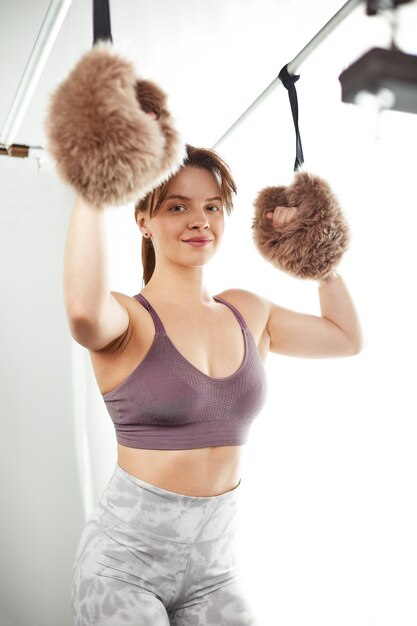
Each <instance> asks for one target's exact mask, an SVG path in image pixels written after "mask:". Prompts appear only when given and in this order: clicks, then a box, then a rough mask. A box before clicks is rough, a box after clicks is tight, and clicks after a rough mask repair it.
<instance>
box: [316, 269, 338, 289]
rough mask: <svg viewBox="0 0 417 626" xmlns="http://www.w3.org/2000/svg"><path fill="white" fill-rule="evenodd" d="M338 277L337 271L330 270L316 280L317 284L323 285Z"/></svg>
mask: <svg viewBox="0 0 417 626" xmlns="http://www.w3.org/2000/svg"><path fill="white" fill-rule="evenodd" d="M337 278H340V274H339V273H338V272H336V270H332V271H331V272H329V273H328V274H326V276H323V277H322V278H319V280H318V284H319V286H320V285H325V284H327V283H330V282H332V281H333V280H335V279H337Z"/></svg>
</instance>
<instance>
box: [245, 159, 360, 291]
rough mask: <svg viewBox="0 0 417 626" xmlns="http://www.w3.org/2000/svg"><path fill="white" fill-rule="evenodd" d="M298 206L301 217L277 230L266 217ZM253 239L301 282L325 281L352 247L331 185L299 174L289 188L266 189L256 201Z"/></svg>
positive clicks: (272, 260)
mask: <svg viewBox="0 0 417 626" xmlns="http://www.w3.org/2000/svg"><path fill="white" fill-rule="evenodd" d="M276 206H296V207H297V208H298V212H297V216H296V217H295V218H294V219H293V220H292V221H291V222H289V223H288V224H283V225H282V226H281V227H279V228H277V227H275V226H274V225H273V224H272V221H271V220H270V219H268V218H267V217H266V216H265V214H266V213H267V212H268V211H274V208H275V207H276ZM254 207H255V215H254V218H253V222H252V229H253V230H252V236H253V240H254V242H255V245H256V247H257V249H258V251H259V252H260V254H261V255H262V256H263V257H264V258H265V259H266V260H267V261H269V262H270V263H272V264H273V265H275V266H276V267H278V268H279V269H281V270H283V271H284V272H287V273H289V274H291V275H292V276H296V277H297V278H308V279H315V280H318V279H321V278H325V277H326V276H327V275H328V274H330V273H331V272H332V271H333V270H334V269H335V267H336V266H337V264H338V263H339V261H340V259H341V257H342V255H343V253H344V252H345V251H346V250H347V248H348V246H349V243H350V230H349V226H348V224H347V222H346V220H345V218H344V216H343V214H342V211H341V208H340V206H339V202H338V200H337V198H336V196H335V195H334V194H333V192H332V190H331V188H330V186H329V184H328V183H327V182H326V181H324V180H323V179H322V178H319V177H318V176H314V175H312V174H310V173H309V172H307V171H299V172H296V174H295V175H294V180H293V182H292V184H291V185H288V186H287V187H284V186H280V187H266V188H265V189H262V191H260V192H259V193H258V195H257V197H256V199H255V202H254Z"/></svg>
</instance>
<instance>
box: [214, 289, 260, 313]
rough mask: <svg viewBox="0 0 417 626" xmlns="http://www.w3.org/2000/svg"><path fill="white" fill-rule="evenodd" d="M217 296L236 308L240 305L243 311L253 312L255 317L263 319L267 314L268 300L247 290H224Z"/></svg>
mask: <svg viewBox="0 0 417 626" xmlns="http://www.w3.org/2000/svg"><path fill="white" fill-rule="evenodd" d="M218 295H219V296H220V298H224V299H225V300H227V301H230V302H231V304H234V305H235V306H236V307H237V308H239V305H240V306H242V308H244V309H246V308H248V309H251V310H253V311H254V312H255V315H256V316H260V317H265V315H266V316H268V314H269V308H270V302H269V300H268V299H267V298H264V297H263V296H260V295H259V294H257V293H255V292H253V291H249V290H248V289H226V290H225V291H222V292H221V293H219V294H218Z"/></svg>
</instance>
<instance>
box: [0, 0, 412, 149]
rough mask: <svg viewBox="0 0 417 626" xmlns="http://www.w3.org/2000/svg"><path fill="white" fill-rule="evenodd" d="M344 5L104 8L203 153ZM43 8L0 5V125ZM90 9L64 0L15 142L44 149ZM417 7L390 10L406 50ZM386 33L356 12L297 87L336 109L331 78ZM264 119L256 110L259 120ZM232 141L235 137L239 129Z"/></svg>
mask: <svg viewBox="0 0 417 626" xmlns="http://www.w3.org/2000/svg"><path fill="white" fill-rule="evenodd" d="M343 4H344V3H343V2H338V1H336V0H320V1H318V2H311V0H296V1H295V0H294V1H291V0H176V1H175V2H172V0H141V1H139V0H117V1H116V0H113V1H112V2H110V8H111V19H112V33H113V40H114V44H115V46H116V47H118V46H120V47H121V48H124V49H127V50H129V53H130V54H131V55H132V56H133V57H134V59H135V62H136V66H137V67H138V70H139V71H140V74H141V75H142V76H143V77H145V78H151V79H153V80H155V81H156V82H158V83H159V84H160V85H161V87H163V88H164V89H165V91H167V93H168V94H169V97H170V104H171V109H172V111H173V113H174V115H175V116H176V118H177V120H178V125H179V127H180V128H181V131H182V132H183V134H184V136H185V139H186V140H187V141H188V142H189V143H195V144H197V145H206V146H210V145H213V144H214V143H215V141H216V140H217V139H218V138H219V137H220V136H221V135H222V134H223V132H224V131H225V130H226V129H227V128H228V127H229V126H231V124H232V123H233V122H234V121H235V119H237V118H238V117H239V115H240V114H241V113H242V112H243V111H244V110H245V109H246V108H247V107H248V106H249V104H250V103H251V102H252V101H253V100H254V99H255V98H256V97H257V96H258V95H259V94H260V93H261V92H262V91H263V90H264V89H265V88H266V87H267V86H268V85H269V84H270V83H271V82H272V80H273V79H274V78H275V77H276V76H277V74H278V73H279V71H280V69H281V67H282V66H283V65H285V64H286V63H288V62H289V61H291V60H292V59H293V58H294V57H295V56H296V55H297V54H298V52H299V51H300V50H301V49H302V48H303V47H304V46H305V44H306V43H307V42H308V41H309V40H310V39H311V38H312V37H313V36H314V35H315V34H316V32H317V31H318V30H320V28H321V27H322V26H323V25H324V24H325V23H326V22H327V21H328V20H329V19H330V18H331V17H332V16H333V15H334V14H335V13H336V12H337V10H338V9H339V8H340V7H341V6H342V5H343ZM48 6H49V2H48V0H13V1H11V0H0V55H1V59H2V63H1V66H0V80H1V98H0V127H2V126H3V125H4V122H5V119H6V116H7V113H8V111H9V108H10V105H11V102H12V99H13V97H14V94H15V91H16V89H17V86H18V84H19V81H20V78H21V76H22V73H23V71H24V68H25V66H26V63H27V60H28V58H29V56H30V53H31V50H32V47H33V45H34V42H35V40H36V36H37V34H38V32H39V29H40V27H41V24H42V21H43V18H44V16H45V13H46V11H47V8H48ZM91 6H92V2H91V1H90V0H73V2H72V5H71V7H70V9H69V11H68V14H67V16H66V18H65V21H64V23H63V26H62V28H61V31H60V33H59V35H58V37H57V40H56V42H55V44H54V46H53V48H52V52H51V54H50V57H49V59H48V61H47V63H46V66H45V69H44V71H43V74H42V76H41V78H40V81H39V83H38V85H37V88H36V91H35V93H34V96H33V98H32V101H31V104H30V107H29V109H28V111H27V113H26V115H25V118H24V120H23V123H22V125H21V128H20V130H19V132H18V134H17V137H16V139H15V142H17V143H24V144H28V145H32V146H36V145H44V144H45V136H44V131H43V119H44V116H45V111H46V108H47V106H48V96H49V94H50V93H51V92H52V90H53V89H54V87H55V86H56V85H57V84H58V83H59V82H60V81H61V80H63V79H64V78H65V77H66V75H67V74H68V72H69V71H70V69H71V68H72V67H73V65H74V64H75V63H76V61H77V59H78V58H79V57H80V56H81V55H82V54H83V53H84V52H86V51H87V50H88V49H89V48H90V47H91V45H92V10H91ZM416 8H417V7H416V3H415V2H413V3H412V5H406V6H403V7H401V9H400V10H399V15H400V16H401V28H400V31H399V42H400V43H401V44H402V46H403V47H404V49H405V50H406V51H409V52H413V51H416V46H417V44H416V43H415V42H414V39H415V27H416V24H417V11H416ZM388 34H389V30H388V26H387V23H386V20H385V19H383V18H381V17H377V18H370V17H366V16H365V9H364V7H363V8H362V7H360V8H359V9H356V11H355V12H354V14H353V15H351V16H350V17H348V18H347V19H346V20H345V21H344V22H343V24H342V25H341V26H339V27H338V29H337V30H336V31H334V33H333V34H332V35H330V36H329V37H328V39H326V41H325V42H324V43H323V44H322V45H321V47H320V48H319V49H317V51H316V52H315V53H313V55H312V56H311V57H310V58H309V59H308V60H307V61H306V62H305V63H304V64H303V66H302V67H301V68H300V73H301V79H300V81H299V83H298V88H299V89H300V90H302V89H305V90H309V91H310V90H311V91H310V95H311V93H312V94H314V95H315V96H318V94H321V95H320V97H322V98H324V97H330V98H333V99H334V100H335V101H339V100H340V94H339V92H340V86H339V83H338V75H339V74H340V72H341V71H342V70H343V69H344V68H345V67H346V66H347V65H348V64H349V63H350V62H352V61H354V60H355V59H356V58H357V57H358V56H359V55H360V54H361V53H362V52H364V51H365V50H367V49H368V48H369V47H372V46H373V45H386V44H387V43H388ZM412 46H414V50H413V49H412ZM281 89H282V90H283V88H282V87H281ZM310 101H311V99H310ZM262 106H263V105H262ZM280 106H282V107H287V108H285V115H288V114H289V113H288V111H289V108H288V103H287V101H286V99H284V98H283V97H282V95H281V96H280ZM269 111H270V109H269V108H268V107H264V109H263V110H261V111H260V112H259V115H261V116H263V115H264V114H267V115H270V113H269ZM277 113H278V108H277ZM291 132H293V131H291ZM240 133H243V134H240V135H239V136H240V137H241V138H242V137H244V129H242V130H241V131H240ZM292 160H293V156H292V155H291V161H292Z"/></svg>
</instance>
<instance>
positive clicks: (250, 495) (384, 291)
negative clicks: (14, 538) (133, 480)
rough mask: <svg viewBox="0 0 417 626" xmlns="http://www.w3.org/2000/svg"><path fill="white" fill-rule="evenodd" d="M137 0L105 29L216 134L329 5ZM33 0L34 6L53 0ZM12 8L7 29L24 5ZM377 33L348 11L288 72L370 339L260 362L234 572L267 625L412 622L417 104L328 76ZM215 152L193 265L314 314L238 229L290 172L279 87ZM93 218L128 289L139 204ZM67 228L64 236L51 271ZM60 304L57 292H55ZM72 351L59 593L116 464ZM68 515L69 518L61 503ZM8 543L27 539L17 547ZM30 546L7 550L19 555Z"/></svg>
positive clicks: (177, 109) (288, 122)
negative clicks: (222, 217) (374, 105)
mask: <svg viewBox="0 0 417 626" xmlns="http://www.w3.org/2000/svg"><path fill="white" fill-rule="evenodd" d="M4 4H5V3H3V4H2V5H0V6H1V7H2V9H3V8H4ZM20 4H21V5H22V2H20ZM23 4H24V3H23ZM87 5H88V3H87ZM140 5H141V6H140V7H139V5H136V4H135V3H133V2H132V1H131V0H123V1H120V2H119V3H117V6H115V7H114V11H113V13H112V20H113V37H114V39H115V41H116V40H118V41H119V42H120V43H121V44H123V45H126V46H127V47H129V46H130V48H131V49H132V50H136V51H137V56H138V59H139V60H140V63H139V61H138V66H139V67H141V68H142V73H143V75H144V76H146V77H152V78H154V79H155V80H159V82H160V84H161V85H162V86H163V87H164V88H165V89H166V91H167V92H168V93H169V95H170V102H171V108H172V110H173V111H174V113H175V115H176V119H177V123H178V127H179V128H180V129H181V130H182V132H183V134H184V136H185V138H186V140H187V141H188V142H189V143H192V144H194V145H202V146H206V147H210V146H212V145H213V144H214V143H215V142H216V141H217V139H218V138H219V137H220V136H221V135H222V134H223V132H224V131H225V130H226V129H227V128H228V127H229V126H230V125H231V124H232V123H233V122H234V120H235V119H236V118H237V117H238V116H239V115H240V114H241V113H242V112H243V110H245V109H246V107H247V106H248V105H249V104H250V103H251V102H252V101H253V100H254V99H255V98H256V97H257V96H258V95H259V93H261V91H263V89H265V87H266V86H267V85H268V84H269V83H270V82H271V81H272V80H273V79H274V77H275V76H276V75H277V74H278V72H279V70H280V69H281V67H282V66H283V65H284V64H285V63H287V62H289V61H290V60H291V59H292V58H293V57H294V56H295V55H296V54H297V53H298V52H299V51H300V50H301V48H302V47H303V46H304V45H305V44H306V43H307V41H308V40H309V39H311V37H312V36H313V35H314V34H315V33H316V32H317V31H318V30H319V29H320V28H321V27H322V26H323V24H324V23H325V22H326V21H327V20H328V19H329V18H330V17H331V16H332V15H333V14H334V13H335V12H336V10H337V9H338V8H340V6H341V3H337V2H336V3H335V2H333V1H332V2H330V1H326V2H324V1H323V2H320V3H308V2H307V0H305V1H304V0H303V1H302V2H297V3H294V2H289V1H281V2H279V1H275V2H273V1H272V0H270V1H263V2H255V1H254V0H246V1H243V0H240V1H239V0H228V1H227V2H224V1H223V2H220V0H217V1H215V2H210V3H209V2H200V3H195V2H191V1H188V0H181V1H180V2H176V3H175V8H173V7H172V6H170V5H169V4H168V3H166V2H163V1H162V0H158V1H157V2H150V1H149V0H148V1H147V2H143V3H140ZM38 6H39V13H40V15H42V11H44V10H45V8H46V3H39V5H38ZM41 9H42V10H41ZM88 10H89V7H88V6H86V3H85V2H81V0H80V1H79V2H74V4H73V6H72V8H71V10H70V13H69V14H68V18H67V22H66V25H65V24H64V27H63V35H62V37H65V39H64V43H65V44H66V45H64V43H62V45H61V47H59V46H60V43H59V39H58V41H57V44H56V54H57V55H58V53H59V55H60V56H59V58H62V59H64V60H65V61H64V63H63V64H61V65H60V69H58V61H57V58H58V57H55V58H54V60H53V63H54V65H53V66H51V67H50V68H49V73H50V75H49V76H48V74H46V76H47V78H48V80H49V82H48V83H46V82H45V84H43V85H42V84H41V85H40V90H38V92H37V94H36V96H35V97H34V98H35V104H37V107H35V109H34V110H35V113H36V115H38V117H37V118H36V115H35V117H33V116H32V118H30V116H29V117H27V118H26V120H25V123H24V124H23V126H22V129H21V133H20V134H21V136H20V137H19V138H18V140H19V139H20V140H21V141H22V143H23V142H27V143H30V142H32V143H37V141H36V140H39V141H38V143H41V144H42V143H43V135H42V132H43V131H42V126H41V121H42V117H43V114H44V110H45V107H46V102H47V100H46V98H47V94H48V93H49V92H50V90H51V87H52V83H58V82H59V81H60V80H62V79H63V78H64V77H65V76H66V74H67V72H68V71H69V69H70V67H71V66H72V65H73V63H74V62H75V60H76V59H77V58H78V56H79V55H80V54H81V52H83V51H84V50H87V49H88V47H89V46H90V31H89V23H88V19H90V18H89V12H88ZM13 16H14V22H13V24H14V25H15V27H16V25H17V24H18V23H19V20H23V16H22V15H19V16H18V15H17V13H14V14H13ZM399 16H400V18H401V19H400V28H399V32H398V44H399V45H401V47H402V48H403V49H404V51H406V52H410V53H417V50H416V44H415V41H414V39H415V36H414V33H415V28H416V25H417V11H416V6H415V3H413V4H412V5H410V6H404V7H402V8H401V10H399ZM3 24H4V21H3ZM85 24H87V26H85ZM38 27H39V26H38V25H37V26H36V28H38ZM2 28H3V27H2ZM65 28H67V30H65ZM388 41H389V29H388V26H387V23H386V20H385V19H383V18H382V17H381V18H380V17H378V18H367V17H365V15H364V14H363V11H362V10H358V11H356V12H355V13H354V14H353V15H352V16H350V17H349V18H348V19H346V21H345V22H344V23H343V24H342V25H341V26H340V27H339V28H338V29H337V31H335V32H334V33H333V34H332V35H331V36H329V38H328V39H327V40H326V41H325V42H324V43H323V44H322V45H321V46H320V48H319V49H317V50H316V51H315V52H314V53H313V54H312V55H311V57H310V58H309V59H308V60H307V61H306V62H305V63H304V64H303V66H302V67H300V68H299V73H300V74H301V78H300V80H299V81H298V83H297V92H298V98H299V109H300V116H299V121H300V130H301V137H302V142H303V148H304V156H305V161H306V166H307V167H308V169H310V170H311V171H313V172H314V173H318V174H320V175H321V176H323V177H324V178H326V179H327V180H328V181H329V182H330V184H331V185H332V187H333V189H334V191H335V193H336V194H337V195H338V197H339V199H340V201H341V204H342V206H343V209H344V212H345V214H346V216H347V219H348V221H349V223H350V226H351V230H352V234H353V238H352V244H351V247H350V250H349V251H348V253H347V254H346V255H345V257H344V259H343V261H342V263H341V265H340V267H339V271H340V273H341V275H342V276H343V278H344V280H345V282H346V283H347V285H348V288H349V290H350V292H351V294H352V296H353V299H354V301H355V303H356V306H357V309H358V312H359V314H360V317H361V320H362V324H363V328H364V333H365V337H366V341H367V343H366V347H365V349H364V350H363V352H362V353H360V354H359V355H357V356H355V357H350V358H344V359H300V358H290V357H283V356H280V355H277V354H272V353H270V354H269V356H268V359H267V362H266V370H267V375H268V380H269V394H268V401H267V404H266V406H265V408H264V410H263V411H262V412H261V414H259V415H258V417H257V418H256V420H255V421H254V423H253V425H252V429H251V433H250V438H249V442H248V444H247V445H246V446H245V448H244V457H243V465H242V484H241V487H240V532H239V540H240V550H239V560H240V568H241V573H242V584H243V585H244V587H245V591H246V593H247V595H248V597H249V598H250V602H251V604H252V607H253V610H254V612H255V614H256V616H257V617H258V620H259V624H260V625H262V626H266V625H268V626H269V625H271V626H305V625H306V624H309V625H310V626H315V625H317V626H318V625H320V626H334V625H335V624H337V625H338V626H392V625H394V624H395V625H397V624H401V626H415V624H416V623H417V606H416V602H415V590H416V585H417V569H416V562H417V540H416V533H415V528H417V506H416V499H415V490H416V486H415V482H416V475H417V473H416V470H417V463H416V459H415V450H416V434H417V428H416V418H417V412H416V400H415V395H414V390H415V363H414V358H415V352H416V347H417V341H416V329H415V319H416V314H417V311H416V304H415V294H414V291H415V267H416V245H415V232H416V227H417V220H416V209H417V203H416V194H415V177H416V158H415V145H416V140H417V116H415V115H411V114H402V113H398V112H392V111H389V112H383V113H381V114H380V115H379V116H378V115H377V114H376V113H375V111H373V110H370V109H365V108H361V107H358V106H353V105H347V104H344V103H342V102H341V98H340V85H339V82H338V76H339V74H340V72H341V71H342V70H343V69H345V68H346V67H347V66H348V65H349V64H350V63H352V62H353V61H354V60H356V59H357V58H358V57H359V56H360V55H361V54H362V53H363V52H365V51H366V50H367V49H369V48H370V47H373V46H378V45H379V46H387V45H388ZM81 42H82V43H81ZM68 44H69V45H68ZM52 67H53V69H54V72H52ZM22 69H23V67H22V68H21V69H20V71H21V70H22ZM1 71H2V72H3V73H6V74H7V72H8V71H9V70H8V68H6V67H2V70H1ZM46 72H48V66H47V68H46ZM52 75H53V80H52V78H51V77H52ZM16 80H17V79H16ZM46 80H47V79H46V78H45V81H46ZM50 83H51V84H50ZM36 98H38V101H36ZM5 112H7V107H6V106H5V105H4V103H3V104H2V113H5ZM3 117H4V116H3ZM30 120H31V121H30ZM36 133H38V135H37V134H36ZM218 151H219V152H220V154H221V155H222V156H223V157H224V158H225V159H226V161H227V162H228V163H229V165H230V167H231V169H232V172H233V175H234V177H235V180H236V182H237V186H238V197H237V199H236V201H235V208H234V211H233V214H232V216H230V217H227V218H226V232H225V236H224V240H223V244H222V248H221V250H220V251H219V252H218V255H217V256H216V258H215V259H214V260H213V261H212V262H211V263H210V264H209V266H207V268H206V282H207V285H208V287H209V290H210V292H211V293H213V294H215V293H218V292H220V291H222V290H223V289H226V288H229V287H240V288H244V289H249V290H251V291H254V292H256V293H259V294H261V295H264V296H266V297H268V298H269V299H270V300H272V301H274V302H276V303H277V304H280V305H282V306H285V307H288V308H291V309H294V310H297V311H303V312H308V313H313V314H317V315H319V314H320V306H319V299H318V288H317V285H316V283H315V282H313V281H299V280H296V279H294V278H291V277H289V276H286V275H284V274H283V273H281V272H279V271H278V270H277V269H275V268H274V267H273V266H271V265H269V264H268V263H267V262H266V261H264V260H263V259H262V258H261V257H260V256H259V254H258V253H257V251H256V249H255V247H254V244H253V242H252V239H251V228H250V224H251V219H252V214H253V207H252V201H253V199H254V197H255V195H256V193H257V192H258V191H259V190H260V189H262V188H263V187H265V186H267V185H274V184H286V183H288V182H289V181H290V180H291V179H292V166H293V162H294V157H295V138H294V129H293V125H292V118H291V113H290V106H289V102H288V96H287V93H286V92H285V90H284V89H283V88H282V86H280V87H279V88H278V89H277V90H276V91H275V92H274V93H273V94H272V95H271V96H270V98H269V99H268V101H267V102H265V103H264V104H263V105H262V106H261V107H260V108H259V109H258V110H257V111H256V112H254V114H253V115H252V116H251V118H250V119H248V120H247V121H246V122H245V123H244V124H243V125H242V126H241V127H240V128H239V129H238V130H237V131H236V132H235V133H234V134H233V135H232V136H230V137H229V138H228V139H227V140H226V141H225V142H224V143H223V144H222V145H221V146H219V148H218ZM8 161H9V163H8V164H7V166H6V167H7V168H8V170H7V171H8V180H9V181H10V180H13V179H12V178H11V177H13V176H15V180H16V184H19V185H22V184H24V181H25V171H24V170H23V169H22V168H23V167H26V172H27V171H28V168H31V170H32V174H33V170H34V168H35V167H36V166H35V165H34V164H33V163H32V164H31V165H27V164H26V165H25V166H23V165H22V164H21V163H20V164H16V163H15V162H14V163H13V164H10V160H8ZM1 167H3V162H0V168H1ZM19 168H20V169H19ZM39 176H44V177H51V178H54V177H55V174H54V171H53V166H52V165H51V164H48V162H46V163H45V164H44V171H43V173H41V174H40V175H39ZM18 180H19V181H20V182H19V183H18V182H17V181H18ZM56 184H58V185H59V183H56V182H55V185H56ZM9 186H10V191H9V192H8V193H12V191H13V189H12V186H13V185H12V183H10V182H9ZM28 193H30V189H28ZM61 193H62V194H63V197H64V196H65V197H66V199H67V200H68V198H69V194H70V192H69V190H68V189H66V188H64V186H63V185H62V184H61ZM32 196H33V192H32ZM28 197H29V196H28ZM45 201H47V198H45ZM28 202H29V200H28ZM54 210H57V209H54ZM69 214H70V213H69V211H67V212H66V214H65V219H66V220H67V222H66V224H67V223H68V220H69ZM5 223H6V225H7V224H8V222H7V213H6V222H5ZM106 223H107V226H108V228H107V234H108V251H109V258H110V268H111V289H113V290H117V291H121V292H124V293H127V294H129V295H134V294H136V293H138V292H139V291H140V289H141V288H142V268H141V260H140V259H141V257H140V237H139V231H138V229H137V228H136V226H135V222H134V218H133V205H129V206H125V207H119V208H117V209H116V208H115V209H108V210H107V211H106ZM64 236H65V230H64V229H63V230H60V231H59V235H58V242H59V241H60V242H61V248H59V247H58V249H57V252H56V255H57V261H56V262H57V264H58V270H59V271H60V265H59V264H62V254H63V245H64ZM5 238H6V234H5ZM55 243H56V242H55ZM60 255H61V256H60ZM47 272H48V268H46V267H45V269H44V273H43V275H41V276H39V282H40V283H41V282H42V280H45V281H47V280H48V273H47ZM7 284H8V283H7ZM55 298H56V301H57V302H58V303H59V302H60V301H61V300H60V299H62V294H61V293H60V292H59V290H56V292H55ZM59 314H60V315H61V318H60V319H61V321H60V324H61V326H62V329H61V331H60V332H61V333H64V334H65V333H66V335H65V337H68V330H67V329H66V325H65V315H64V312H63V310H62V307H61V309H60V313H59ZM71 350H72V377H73V378H72V380H73V398H72V404H71V405H68V406H69V407H71V423H72V433H73V434H72V437H69V438H68V440H67V445H68V446H69V447H70V449H72V450H74V459H75V463H74V467H73V476H75V475H77V477H78V484H79V490H80V494H81V498H82V502H83V507H84V508H83V516H82V519H79V518H77V520H76V521H75V520H74V524H75V525H77V524H78V527H77V532H76V533H75V534H73V535H71V536H70V539H69V540H68V541H69V543H68V551H67V552H68V553H67V555H66V561H65V563H66V575H65V576H63V577H62V579H60V580H62V583H61V584H62V585H63V587H64V589H63V591H62V598H63V600H62V602H64V600H66V594H67V588H66V587H65V585H68V580H69V577H70V568H71V565H72V557H73V552H75V548H76V542H77V537H78V536H79V534H80V533H81V531H82V527H83V525H84V523H85V520H86V519H87V517H88V516H89V514H90V513H91V511H92V509H93V507H94V506H95V504H96V503H97V501H98V499H99V497H100V495H101V492H102V490H103V489H104V487H105V485H106V483H107V481H108V480H109V478H110V475H111V473H112V471H113V468H114V464H115V462H116V443H115V435H114V429H113V425H112V423H111V420H110V418H109V416H108V414H107V412H106V410H105V407H104V404H103V402H102V399H101V396H100V394H99V391H98V388H97V385H96V382H95V379H94V376H93V373H92V368H91V365H90V362H89V357H88V354H87V351H86V350H84V349H83V348H81V347H80V346H78V344H76V343H75V342H72V344H71ZM68 376H71V372H68ZM38 384H39V383H38ZM23 417H24V416H23ZM28 419H29V416H28ZM21 434H22V436H23V437H24V430H22V433H21ZM28 448H29V442H28ZM38 462H39V464H40V465H41V464H42V463H44V461H42V460H39V461H38ZM42 467H43V466H42ZM58 467H59V466H58ZM23 468H24V465H23ZM23 471H24V470H23ZM26 471H27V468H26ZM42 476H43V481H44V482H43V483H41V484H43V485H44V488H45V490H49V489H50V484H49V482H48V481H52V480H53V476H52V475H51V473H50V472H47V471H45V472H44V473H43V474H42ZM57 493H58V495H56V496H55V498H57V501H56V502H55V503H54V504H55V506H57V507H59V506H60V501H59V498H60V495H59V494H61V496H62V498H63V499H64V498H65V497H66V494H65V489H61V491H58V492H57ZM6 505H7V502H6ZM21 506H22V508H23V507H24V505H23V504H22V505H21ZM66 524H68V528H70V527H71V524H72V520H71V518H70V517H69V518H68V519H67V520H66ZM73 527H74V526H73ZM71 542H72V543H71ZM20 545H22V541H20V543H19V542H17V543H16V550H19V546H20ZM28 549H29V544H28V546H27V550H28ZM44 549H46V546H45V548H44ZM27 554H28V553H27V552H26V557H25V556H24V555H23V554H22V555H20V554H19V559H20V558H21V559H22V562H23V563H25V558H26V559H29V557H28V556H27ZM23 569H24V568H22V572H21V576H22V577H24V573H23ZM8 584H10V583H9V582H8ZM10 597H14V598H16V597H18V596H16V595H15V596H13V595H12V596H10ZM13 602H14V604H13V605H9V606H7V598H5V597H4V598H3V605H4V607H3V611H4V614H6V612H7V613H8V614H9V615H10V614H16V615H17V614H18V608H17V603H18V602H17V600H13ZM34 606H35V609H34V612H35V613H36V617H32V619H31V622H30V623H31V624H42V625H43V626H45V624H49V623H50V624H54V625H56V623H57V621H56V618H54V619H55V621H53V620H52V619H51V618H50V617H49V614H48V608H47V607H46V606H41V603H39V604H36V600H35V601H34ZM62 608H63V617H62V619H61V621H60V622H59V623H60V624H70V623H71V622H70V621H68V619H69V618H68V606H67V605H65V606H64V604H63V607H62ZM64 614H65V617H64ZM32 615H33V613H32ZM49 620H50V621H49ZM4 623H5V624H6V621H5V622H4ZM18 623H19V624H20V623H25V624H26V623H29V622H24V621H20V622H18V621H17V619H16V620H15V621H12V619H11V618H10V621H8V622H7V626H9V625H10V626H12V624H13V625H14V624H16V625H17V624H18Z"/></svg>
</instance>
